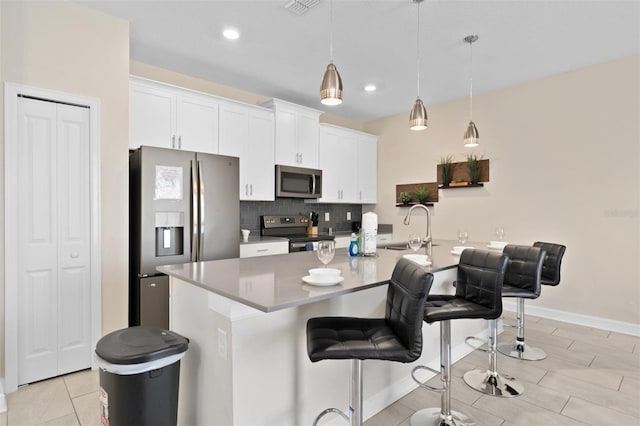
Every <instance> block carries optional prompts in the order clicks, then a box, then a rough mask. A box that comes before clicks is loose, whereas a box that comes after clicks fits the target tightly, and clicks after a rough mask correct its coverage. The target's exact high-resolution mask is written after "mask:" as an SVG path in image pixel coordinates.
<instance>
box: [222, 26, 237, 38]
mask: <svg viewBox="0 0 640 426" xmlns="http://www.w3.org/2000/svg"><path fill="white" fill-rule="evenodd" d="M222 35H223V36H225V38H228V39H229V40H237V39H238V38H239V37H240V33H239V32H238V30H234V29H233V28H227V29H226V30H224V31H222Z"/></svg>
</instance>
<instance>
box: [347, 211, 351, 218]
mask: <svg viewBox="0 0 640 426" xmlns="http://www.w3.org/2000/svg"><path fill="white" fill-rule="evenodd" d="M347 220H351V212H347Z"/></svg>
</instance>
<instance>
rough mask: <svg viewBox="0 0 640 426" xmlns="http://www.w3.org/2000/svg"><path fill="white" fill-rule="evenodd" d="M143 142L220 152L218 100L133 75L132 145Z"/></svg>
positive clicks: (174, 147) (143, 143) (130, 103)
mask: <svg viewBox="0 0 640 426" xmlns="http://www.w3.org/2000/svg"><path fill="white" fill-rule="evenodd" d="M141 145H147V146H156V147H161V148H173V149H184V150H188V151H199V152H207V153H211V154H216V153H217V152H218V101H217V99H216V98H214V97H212V96H207V95H204V94H198V93H196V92H190V91H188V90H182V89H179V88H176V87H173V86H168V85H164V84H161V83H156V82H151V81H147V80H143V79H138V78H131V79H130V82H129V148H131V149H136V148H138V147H140V146H141Z"/></svg>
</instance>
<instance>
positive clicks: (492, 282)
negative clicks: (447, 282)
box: [456, 249, 508, 319]
mask: <svg viewBox="0 0 640 426" xmlns="http://www.w3.org/2000/svg"><path fill="white" fill-rule="evenodd" d="M507 259H508V258H507V256H505V255H503V254H500V253H492V252H488V251H484V250H474V249H466V250H464V251H463V252H462V255H461V256H460V262H459V263H458V276H457V279H456V296H457V297H461V298H464V299H467V300H468V301H471V302H474V303H477V304H479V305H482V306H484V307H486V308H488V309H490V312H489V313H488V314H487V315H486V316H483V318H485V319H495V318H498V317H499V316H500V314H501V313H502V282H503V280H504V274H505V271H506V269H507Z"/></svg>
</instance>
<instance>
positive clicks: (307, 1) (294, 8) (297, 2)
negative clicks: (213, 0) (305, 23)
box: [284, 0, 320, 16]
mask: <svg viewBox="0 0 640 426" xmlns="http://www.w3.org/2000/svg"><path fill="white" fill-rule="evenodd" d="M318 3H320V0H291V1H290V2H289V3H287V4H286V5H285V6H284V8H285V9H287V10H288V11H289V12H291V13H293V14H294V15H298V16H300V15H304V14H305V13H307V11H308V10H309V9H311V8H312V7H314V6H316V5H317V4H318Z"/></svg>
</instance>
